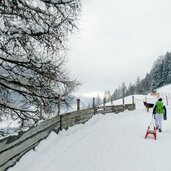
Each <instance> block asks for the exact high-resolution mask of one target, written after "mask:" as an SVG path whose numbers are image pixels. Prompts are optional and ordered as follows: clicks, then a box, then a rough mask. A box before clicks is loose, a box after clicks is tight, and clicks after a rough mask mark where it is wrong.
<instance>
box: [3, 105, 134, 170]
mask: <svg viewBox="0 0 171 171" xmlns="http://www.w3.org/2000/svg"><path fill="white" fill-rule="evenodd" d="M124 110H135V104H125V105H115V106H103V107H94V108H90V109H84V110H78V111H74V112H70V113H66V114H63V115H58V116H55V117H53V118H51V119H48V120H46V121H44V122H42V123H39V124H38V125H37V126H34V127H32V128H30V129H29V130H28V131H20V132H19V133H18V135H13V136H9V137H5V138H3V139H0V171H5V170H7V169H8V168H9V167H11V166H13V165H15V163H16V162H17V161H18V160H19V159H20V158H21V156H22V155H24V154H25V153H26V152H28V151H29V150H30V149H34V147H35V146H36V145H37V144H38V143H39V142H40V141H41V140H42V139H45V138H46V137H47V136H48V135H49V133H50V132H51V131H55V132H56V133H58V132H59V131H60V130H62V129H67V128H68V127H71V126H73V125H76V124H80V123H85V122H86V121H88V120H89V119H90V118H91V117H92V116H93V115H95V114H98V113H102V114H105V113H111V112H112V113H119V112H123V111H124Z"/></svg>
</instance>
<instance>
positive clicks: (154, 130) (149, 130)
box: [145, 126, 157, 140]
mask: <svg viewBox="0 0 171 171" xmlns="http://www.w3.org/2000/svg"><path fill="white" fill-rule="evenodd" d="M149 134H152V135H153V136H154V139H155V140H156V138H157V133H156V128H155V127H154V129H153V130H151V129H150V126H148V129H147V132H146V134H145V138H147V136H148V135H149Z"/></svg>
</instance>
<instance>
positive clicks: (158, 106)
mask: <svg viewBox="0 0 171 171" xmlns="http://www.w3.org/2000/svg"><path fill="white" fill-rule="evenodd" d="M156 113H158V114H163V103H162V102H161V101H158V102H157V103H156Z"/></svg>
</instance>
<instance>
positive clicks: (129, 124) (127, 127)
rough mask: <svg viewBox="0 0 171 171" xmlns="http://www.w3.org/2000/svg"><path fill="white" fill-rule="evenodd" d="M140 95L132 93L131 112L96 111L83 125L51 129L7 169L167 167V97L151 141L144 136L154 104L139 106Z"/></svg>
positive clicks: (170, 162)
mask: <svg viewBox="0 0 171 171" xmlns="http://www.w3.org/2000/svg"><path fill="white" fill-rule="evenodd" d="M144 98H145V96H135V103H136V107H137V108H136V110H135V111H125V112H123V113H119V114H114V113H111V114H106V115H101V114H99V115H95V116H93V117H92V118H91V119H90V120H89V121H88V122H86V123H85V124H80V125H76V126H73V127H71V128H69V129H68V130H62V131H61V132H60V133H59V134H58V135H56V134H55V133H51V134H50V136H49V137H48V138H47V139H46V140H43V141H42V142H41V143H40V144H39V145H38V146H37V147H36V150H35V151H33V150H32V151H30V152H29V153H27V154H26V155H25V156H23V157H22V159H21V160H20V161H19V162H18V163H17V164H16V166H14V167H13V168H10V169H9V171H23V170H24V171H47V170H48V171H55V170H59V171H80V170H81V171H150V170H155V171H161V170H163V171H170V170H171V148H170V144H171V117H170V116H169V114H170V113H171V107H170V106H171V100H170V99H169V106H166V107H167V110H168V120H167V121H163V132H162V133H157V140H154V139H153V137H152V136H149V137H148V138H147V139H144V136H145V133H146V130H147V127H148V125H149V123H150V121H151V118H152V109H150V111H149V112H147V111H146V109H145V108H144V106H143V100H144ZM128 99H131V97H128ZM128 99H125V100H128ZM147 100H149V101H150V102H155V101H156V98H153V97H150V98H149V97H148V98H147ZM128 101H129V100H128ZM164 102H165V101H164ZM115 103H119V101H116V102H115ZM126 103H127V102H126Z"/></svg>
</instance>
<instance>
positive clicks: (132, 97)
mask: <svg viewBox="0 0 171 171" xmlns="http://www.w3.org/2000/svg"><path fill="white" fill-rule="evenodd" d="M132 104H134V96H132Z"/></svg>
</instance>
